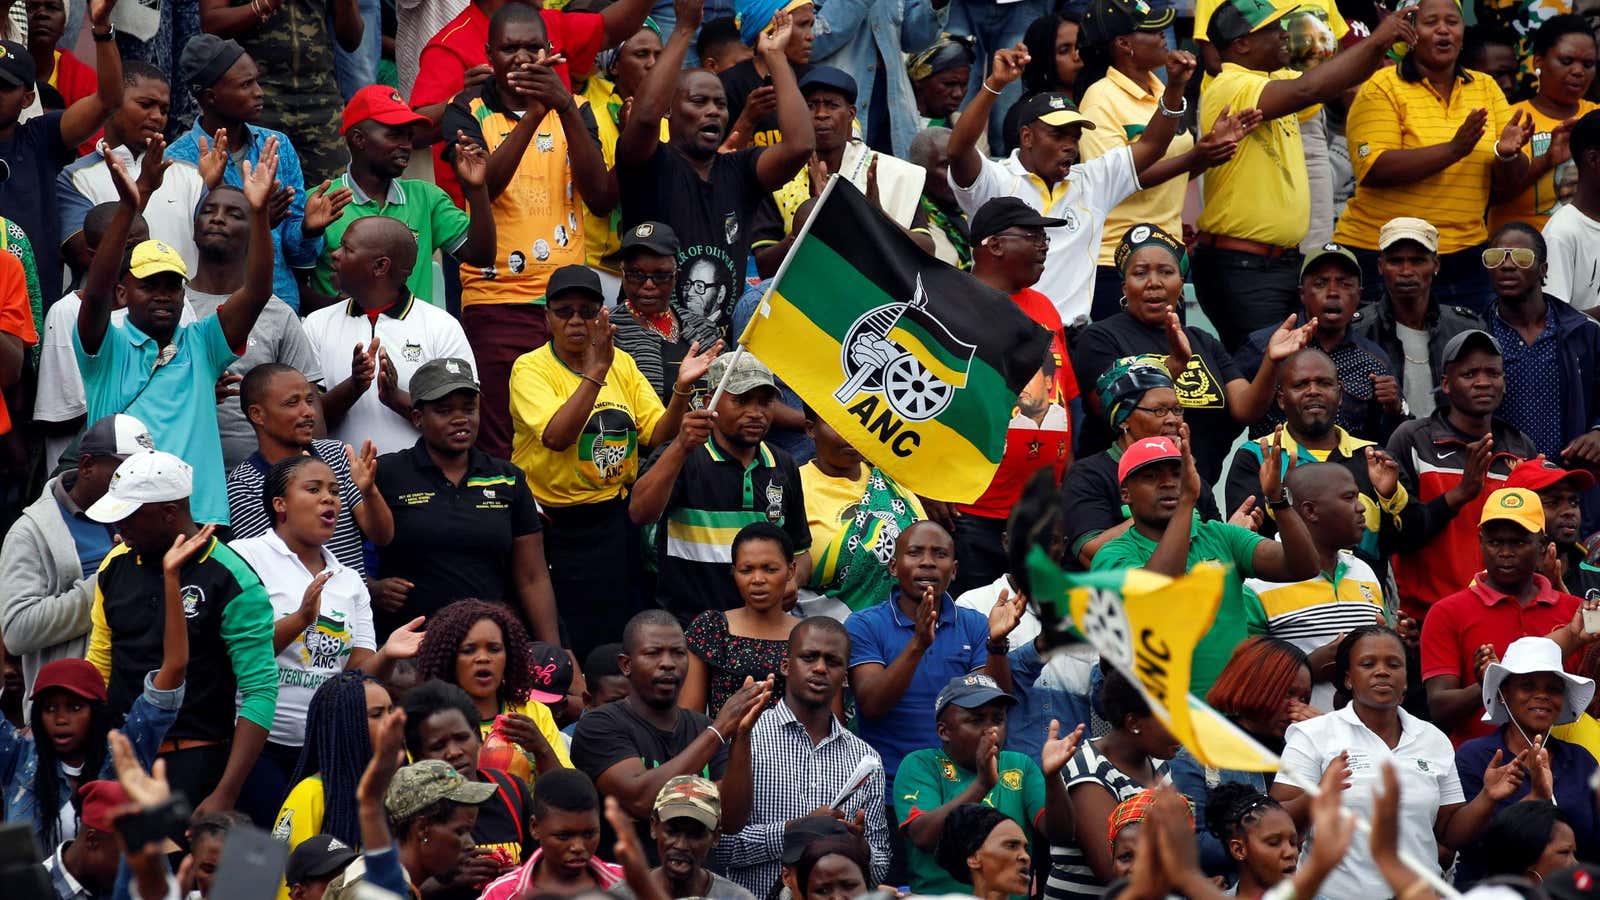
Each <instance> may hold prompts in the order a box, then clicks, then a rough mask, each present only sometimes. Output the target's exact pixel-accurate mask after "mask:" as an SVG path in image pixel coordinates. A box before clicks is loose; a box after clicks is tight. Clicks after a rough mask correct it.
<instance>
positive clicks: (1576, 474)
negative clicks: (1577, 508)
mask: <svg viewBox="0 0 1600 900" xmlns="http://www.w3.org/2000/svg"><path fill="white" fill-rule="evenodd" d="M1569 478H1570V479H1572V480H1573V481H1575V482H1576V484H1574V485H1573V486H1574V487H1576V488H1577V489H1578V490H1580V491H1587V490H1588V489H1590V488H1592V487H1594V476H1593V475H1592V474H1590V473H1589V471H1588V470H1586V469H1563V468H1561V467H1560V466H1558V465H1556V464H1555V463H1553V462H1550V461H1549V460H1547V459H1545V458H1543V457H1539V458H1536V459H1525V460H1523V461H1522V462H1520V463H1517V467H1516V468H1515V469H1512V470H1511V474H1510V475H1507V476H1506V483H1505V486H1506V487H1519V488H1527V489H1528V490H1530V491H1535V492H1537V491H1542V490H1544V489H1545V488H1547V487H1550V486H1551V485H1553V484H1556V483H1558V482H1562V481H1566V480H1567V479H1569Z"/></svg>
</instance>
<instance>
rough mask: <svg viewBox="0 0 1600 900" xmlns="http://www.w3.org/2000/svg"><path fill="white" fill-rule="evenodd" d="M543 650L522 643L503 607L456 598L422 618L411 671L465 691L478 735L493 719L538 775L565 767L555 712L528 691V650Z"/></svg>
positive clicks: (530, 685)
mask: <svg viewBox="0 0 1600 900" xmlns="http://www.w3.org/2000/svg"><path fill="white" fill-rule="evenodd" d="M545 649H547V648H546V647H545V645H543V644H534V643H531V642H529V640H528V633H527V632H526V631H524V630H523V628H522V623H521V622H519V621H518V620H517V616H516V613H514V612H512V610H511V608H510V607H508V606H506V605H504V604H501V603H487V602H485V601H482V600H458V601H456V602H455V603H452V604H450V605H449V606H446V607H445V608H444V609H441V610H439V611H438V612H437V613H434V615H433V617H432V618H431V619H429V621H428V634H427V636H426V637H424V638H423V639H422V648H421V649H420V650H419V651H418V652H417V677H418V678H420V679H422V680H423V681H426V680H428V679H430V678H437V679H439V680H441V681H444V682H446V683H448V684H453V685H456V686H458V687H460V688H461V689H462V690H464V691H466V692H467V696H469V697H471V698H472V702H473V705H474V706H476V707H477V710H478V714H477V717H476V718H475V719H474V723H475V724H477V726H478V728H479V731H480V732H481V734H482V736H483V737H484V738H485V739H487V738H488V736H489V731H490V729H491V728H493V727H495V725H496V724H498V725H499V727H500V730H501V732H502V733H503V734H504V735H505V737H506V739H507V740H509V741H510V742H511V743H513V744H516V745H517V746H519V747H521V748H522V751H523V753H524V754H525V755H527V757H528V762H529V763H530V764H531V765H532V767H533V772H534V777H538V775H540V774H543V773H545V772H550V771H553V770H555V769H560V768H571V767H572V760H571V759H570V758H569V757H568V756H567V745H566V742H565V741H563V740H562V738H561V732H560V730H559V729H558V728H557V727H556V722H555V717H554V716H552V715H551V713H550V708H549V707H548V706H546V705H545V704H544V703H543V702H541V699H540V698H539V697H535V696H534V693H533V670H532V665H533V658H534V654H535V652H536V650H537V651H538V652H539V653H540V654H541V655H542V652H543V650H545ZM557 649H558V650H559V648H557ZM561 652H565V651H561Z"/></svg>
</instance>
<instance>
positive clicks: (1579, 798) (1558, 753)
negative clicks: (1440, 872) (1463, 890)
mask: <svg viewBox="0 0 1600 900" xmlns="http://www.w3.org/2000/svg"><path fill="white" fill-rule="evenodd" d="M1508 727H1514V726H1501V727H1499V728H1497V729H1495V730H1494V731H1493V732H1492V733H1490V734H1486V735H1484V736H1482V737H1477V738H1473V739H1472V740H1470V741H1467V742H1466V743H1464V744H1462V745H1461V746H1460V747H1457V748H1456V774H1457V775H1459V776H1460V777H1461V791H1462V793H1463V794H1465V795H1466V798H1467V801H1468V802H1469V803H1470V802H1471V801H1472V798H1473V797H1476V796H1478V792H1479V791H1481V790H1483V772H1484V770H1485V769H1487V768H1488V767H1489V760H1491V759H1493V758H1494V752H1495V751H1496V750H1499V751H1500V753H1501V756H1500V760H1501V762H1504V761H1506V760H1508V759H1510V758H1511V757H1512V756H1514V755H1515V754H1513V753H1512V752H1511V748H1510V747H1507V746H1506V738H1505V733H1506V728H1508ZM1545 749H1547V750H1548V751H1549V752H1550V774H1551V776H1552V780H1553V781H1554V783H1555V801H1556V806H1559V807H1561V810H1562V811H1563V812H1565V813H1566V814H1567V819H1568V822H1569V824H1571V825H1572V834H1573V837H1575V838H1576V839H1577V844H1578V858H1579V859H1594V858H1595V854H1596V853H1600V814H1597V812H1596V810H1595V805H1594V789H1593V788H1592V787H1590V786H1589V779H1590V778H1592V777H1594V774H1595V768H1596V762H1595V758H1594V757H1593V756H1591V755H1590V754H1589V751H1587V750H1585V749H1583V748H1582V747H1580V746H1578V745H1577V744H1574V743H1570V742H1568V741H1563V740H1559V739H1557V738H1546V739H1545ZM1531 789H1532V785H1531V784H1529V782H1528V781H1527V780H1526V779H1524V780H1523V782H1522V784H1520V785H1518V786H1517V789H1516V791H1515V792H1513V793H1512V795H1511V796H1510V797H1507V798H1506V799H1504V800H1501V801H1500V802H1499V803H1496V804H1495V806H1494V809H1495V812H1499V811H1500V810H1502V809H1505V808H1506V807H1507V806H1510V805H1511V804H1513V803H1520V802H1522V801H1523V800H1525V799H1526V798H1527V796H1528V792H1529V791H1530V790H1531ZM1482 859H1483V857H1482V855H1481V854H1466V853H1464V854H1462V857H1461V863H1460V867H1461V868H1462V869H1463V870H1464V872H1465V873H1466V874H1468V875H1474V876H1479V877H1481V876H1482V874H1483V864H1482ZM1461 883H1463V884H1465V883H1467V882H1461Z"/></svg>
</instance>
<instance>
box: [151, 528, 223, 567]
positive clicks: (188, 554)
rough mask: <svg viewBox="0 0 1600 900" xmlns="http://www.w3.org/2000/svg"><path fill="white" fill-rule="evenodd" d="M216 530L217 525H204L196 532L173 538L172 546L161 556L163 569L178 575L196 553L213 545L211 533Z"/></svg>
mask: <svg viewBox="0 0 1600 900" xmlns="http://www.w3.org/2000/svg"><path fill="white" fill-rule="evenodd" d="M216 530H217V526H215V525H204V526H201V528H200V530H199V531H196V532H195V533H194V534H191V535H188V536H184V535H181V534H180V535H178V536H177V537H175V538H173V539H172V546H171V547H170V548H168V550H167V552H166V555H164V556H162V557H161V571H163V572H165V573H167V574H168V575H176V574H177V573H178V572H179V571H181V570H182V569H183V566H184V564H185V563H187V562H188V561H189V560H191V559H193V558H194V555H195V554H196V553H199V552H200V551H201V550H203V549H205V548H206V547H209V546H211V535H212V534H214V533H215V532H216Z"/></svg>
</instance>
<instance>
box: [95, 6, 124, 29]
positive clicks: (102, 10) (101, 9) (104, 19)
mask: <svg viewBox="0 0 1600 900" xmlns="http://www.w3.org/2000/svg"><path fill="white" fill-rule="evenodd" d="M116 8H117V0H89V22H90V24H92V25H94V26H95V27H96V28H105V27H107V26H109V25H110V24H111V11H112V10H113V9H116Z"/></svg>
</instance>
